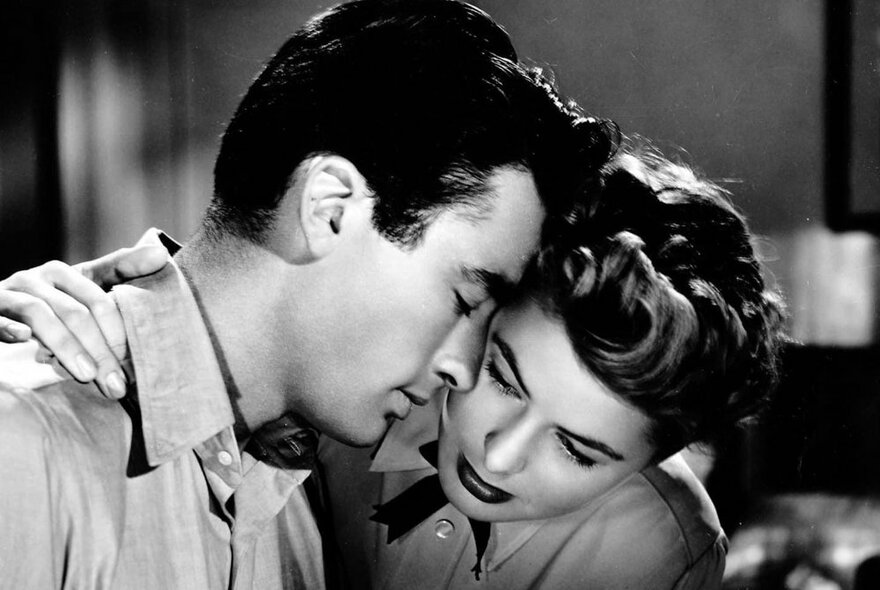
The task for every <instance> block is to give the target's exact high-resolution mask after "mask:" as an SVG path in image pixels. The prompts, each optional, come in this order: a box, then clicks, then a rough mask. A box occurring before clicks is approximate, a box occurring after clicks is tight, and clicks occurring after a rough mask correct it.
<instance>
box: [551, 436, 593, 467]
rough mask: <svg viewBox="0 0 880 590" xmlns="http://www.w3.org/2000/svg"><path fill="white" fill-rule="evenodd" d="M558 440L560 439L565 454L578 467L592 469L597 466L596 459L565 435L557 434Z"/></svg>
mask: <svg viewBox="0 0 880 590" xmlns="http://www.w3.org/2000/svg"><path fill="white" fill-rule="evenodd" d="M556 440H558V441H559V446H560V447H561V448H562V452H563V453H564V454H565V456H566V458H567V459H568V460H569V461H571V462H573V463H574V464H575V465H577V466H578V467H581V468H582V469H592V468H593V467H595V466H596V462H595V461H594V460H592V459H590V458H589V457H587V456H586V455H584V454H583V453H581V452H580V451H578V450H577V449H576V448H575V446H574V445H573V444H572V442H571V441H570V440H568V438H566V437H565V436H564V435H562V434H557V435H556Z"/></svg>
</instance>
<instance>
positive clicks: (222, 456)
mask: <svg viewBox="0 0 880 590" xmlns="http://www.w3.org/2000/svg"><path fill="white" fill-rule="evenodd" d="M217 460H218V461H220V465H224V466H226V467H228V466H230V465H232V455H230V454H229V452H228V451H220V452H219V453H217Z"/></svg>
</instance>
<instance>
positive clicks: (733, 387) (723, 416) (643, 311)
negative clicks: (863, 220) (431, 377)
mask: <svg viewBox="0 0 880 590" xmlns="http://www.w3.org/2000/svg"><path fill="white" fill-rule="evenodd" d="M581 204H582V206H581V207H580V208H579V209H578V210H576V211H575V212H573V214H572V215H570V216H569V218H568V220H567V223H566V224H565V225H566V227H564V228H563V227H557V228H556V231H557V232H560V233H557V239H556V240H554V244H553V245H552V246H550V247H548V248H547V249H545V250H544V251H543V252H542V254H541V255H540V256H539V258H538V261H537V264H536V265H535V268H534V271H535V272H534V273H533V274H532V276H533V279H534V285H535V290H536V291H537V292H538V296H537V299H538V300H539V301H540V302H541V304H542V305H543V306H544V307H545V309H546V310H547V311H548V312H550V313H551V314H553V315H554V316H557V317H559V318H560V319H561V320H562V321H563V322H564V324H565V326H566V329H567V331H568V335H569V337H570V338H571V341H572V343H573V346H574V348H575V351H576V352H577V354H578V356H579V357H580V359H581V361H582V362H583V363H584V365H585V366H586V367H587V369H588V370H589V371H590V372H591V373H592V374H593V375H594V376H596V377H597V378H598V379H599V380H600V381H601V382H602V383H603V384H604V385H605V386H606V387H607V388H608V389H609V390H610V391H611V392H613V393H614V394H616V395H617V396H619V397H620V398H621V399H622V400H623V401H624V402H625V403H627V404H629V405H631V406H633V407H635V408H637V409H639V410H640V411H641V412H643V413H644V414H645V415H646V416H648V417H649V418H650V419H651V421H652V425H653V427H652V429H651V432H650V433H649V435H650V437H651V443H652V444H653V445H654V447H655V449H656V453H655V459H656V460H658V461H659V460H661V459H663V458H665V457H666V456H669V455H671V454H673V453H675V452H677V451H678V450H680V449H681V448H683V447H685V446H687V445H689V444H692V443H696V442H712V441H713V440H714V439H715V438H716V436H721V435H723V434H726V433H729V432H730V428H731V427H732V426H734V425H737V424H740V423H743V422H744V421H747V420H748V419H749V418H750V417H753V416H754V415H756V414H757V412H758V410H759V409H760V407H761V406H762V403H763V401H764V400H765V399H766V397H767V395H768V394H769V392H770V391H771V390H772V389H773V387H774V385H775V382H776V380H777V363H778V360H777V359H778V349H779V347H780V344H781V343H782V341H783V332H782V323H783V319H784V306H783V303H782V299H781V297H780V296H779V294H778V293H777V292H775V290H774V289H772V288H769V287H768V286H767V284H766V283H765V281H764V278H763V276H762V272H761V266H760V264H759V261H758V259H757V256H756V254H755V250H754V248H753V246H752V240H751V238H752V236H751V234H750V233H749V230H748V227H747V225H746V222H745V219H744V218H743V216H742V215H741V214H740V213H738V212H737V211H736V209H734V207H733V206H732V205H731V203H730V201H729V200H728V194H727V192H726V191H724V190H723V189H721V188H720V187H718V186H716V185H715V184H713V183H711V182H708V181H706V180H703V179H700V178H699V177H697V175H696V174H694V172H693V171H691V170H690V169H689V168H687V167H686V166H683V165H679V164H674V163H672V162H670V161H668V160H666V159H664V158H663V157H661V156H660V155H659V154H657V153H654V152H651V151H649V150H647V149H635V148H626V149H623V150H622V151H621V152H620V153H619V154H618V155H617V156H616V158H615V159H613V160H612V161H611V163H609V164H608V165H607V166H606V167H605V168H604V170H603V173H602V174H601V179H600V182H599V186H598V187H596V186H594V187H592V188H591V196H590V197H588V198H585V199H583V200H582V201H581Z"/></svg>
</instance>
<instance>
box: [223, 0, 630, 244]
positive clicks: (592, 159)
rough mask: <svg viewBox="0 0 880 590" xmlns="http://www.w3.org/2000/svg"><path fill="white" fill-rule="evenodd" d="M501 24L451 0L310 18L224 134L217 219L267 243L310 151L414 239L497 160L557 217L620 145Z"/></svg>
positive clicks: (339, 10)
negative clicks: (533, 187)
mask: <svg viewBox="0 0 880 590" xmlns="http://www.w3.org/2000/svg"><path fill="white" fill-rule="evenodd" d="M615 133H616V130H615V129H614V128H613V125H611V124H608V123H606V122H603V121H597V120H594V119H585V118H583V117H581V116H580V113H579V112H578V110H577V109H576V108H575V107H574V106H573V105H571V104H566V103H563V102H562V101H561V100H560V99H559V97H558V95H557V94H556V91H555V89H554V88H553V86H552V84H550V83H549V82H548V81H547V80H546V79H545V78H544V77H543V76H542V75H541V74H540V72H538V71H537V70H529V69H527V68H524V67H522V66H521V65H519V64H518V62H517V55H516V52H515V51H514V49H513V46H512V45H511V42H510V39H509V37H508V36H507V34H506V33H505V31H504V30H503V29H502V28H501V27H500V26H499V25H497V24H496V23H495V22H494V21H492V19H491V18H490V17H489V16H488V15H486V14H485V13H484V12H482V11H481V10H479V9H477V8H475V7H473V6H470V5H467V4H464V3H461V2H456V1H454V0H356V1H354V2H350V3H347V4H342V5H340V6H337V7H335V8H333V9H331V10H329V11H327V12H325V13H323V14H321V15H319V16H317V17H315V18H313V19H312V20H311V21H309V22H308V23H307V24H306V25H305V26H303V27H302V28H301V29H300V30H299V31H297V32H296V33H295V34H294V35H293V36H292V37H291V38H290V39H289V40H288V41H287V42H286V43H285V44H284V46H283V47H282V48H281V49H280V50H279V51H278V53H277V54H276V55H275V56H274V57H273V58H272V59H271V60H270V61H269V63H268V64H267V66H266V67H265V69H264V70H263V71H262V72H261V73H260V75H259V76H258V77H257V79H256V80H255V81H254V83H253V84H252V85H251V87H250V88H249V90H248V91H247V93H246V94H245V96H244V98H243V99H242V101H241V104H240V105H239V107H238V109H237V111H236V113H235V115H234V116H233V118H232V121H231V122H230V123H229V126H228V128H227V130H226V133H225V134H224V136H223V141H222V145H221V148H220V154H219V156H218V158H217V163H216V166H215V169H214V176H215V181H214V198H213V201H212V205H211V208H210V209H209V214H208V223H209V225H211V226H214V227H221V228H223V229H224V230H226V231H232V232H234V233H236V234H238V235H241V236H244V237H247V238H249V239H252V240H256V241H259V240H260V238H261V236H262V235H263V232H264V231H265V229H266V228H267V227H268V226H270V224H271V223H272V220H273V217H274V215H273V212H274V209H275V207H276V206H277V204H278V202H279V201H280V199H281V197H282V196H283V195H284V193H285V191H286V190H287V188H288V187H289V184H290V182H291V177H292V175H293V172H294V171H295V169H296V167H297V166H298V165H299V164H300V163H301V162H302V161H303V160H305V159H306V158H308V157H311V156H314V155H319V154H337V155H340V156H343V157H345V158H347V159H349V160H350V161H352V162H353V163H354V165H355V166H357V168H358V170H359V171H360V173H361V174H363V176H364V178H365V179H366V181H367V184H368V186H369V189H370V190H371V191H372V193H373V194H374V196H375V199H376V204H375V207H374V213H373V215H374V223H375V225H376V227H377V228H378V230H379V231H380V232H381V233H382V234H383V235H384V236H385V237H387V238H388V239H391V240H394V241H396V242H397V243H399V244H401V245H412V244H415V243H416V242H417V241H418V240H419V238H420V237H421V235H422V234H423V232H424V229H425V228H426V227H427V225H428V224H429V223H430V221H431V220H432V219H433V217H434V216H436V214H437V213H439V212H441V211H442V210H443V209H444V208H446V207H449V206H451V205H468V204H477V200H478V198H479V197H480V196H482V195H483V194H484V193H485V192H486V188H487V186H486V183H487V180H488V179H489V177H490V175H491V174H492V173H493V172H494V171H496V169H497V168H499V167H505V166H512V167H518V168H521V169H525V170H529V171H531V172H532V173H533V174H534V176H535V181H536V184H537V187H538V191H539V193H540V194H541V196H542V198H543V199H544V205H545V208H546V209H547V211H548V214H550V215H553V214H556V213H560V214H564V212H565V209H566V208H567V207H568V203H569V202H570V201H568V198H570V197H571V195H573V194H574V193H575V190H574V189H575V188H576V187H578V186H580V185H582V184H583V183H585V182H587V181H588V180H589V179H590V177H591V176H592V175H593V174H594V173H596V172H597V171H598V169H599V168H600V167H601V166H602V165H603V164H604V163H605V162H606V161H607V159H608V158H609V157H610V155H611V153H612V152H613V150H614V149H615V146H616V143H615V140H616V139H615Z"/></svg>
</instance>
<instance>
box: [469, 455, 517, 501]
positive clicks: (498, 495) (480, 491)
mask: <svg viewBox="0 0 880 590" xmlns="http://www.w3.org/2000/svg"><path fill="white" fill-rule="evenodd" d="M458 479H459V480H460V481H461V485H463V486H464V489H466V490H467V491H468V492H470V493H471V495H472V496H473V497H475V498H476V499H477V500H479V501H480V502H485V503H486V504H501V503H502V502H507V501H508V500H510V499H511V498H513V496H512V495H511V494H509V493H507V492H505V491H504V490H500V489H498V488H496V487H495V486H492V485H489V484H487V483H486V482H485V481H483V479H482V478H481V477H480V476H479V475H477V472H476V471H474V468H473V467H471V464H470V463H468V460H467V459H465V458H464V455H459V456H458Z"/></svg>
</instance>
